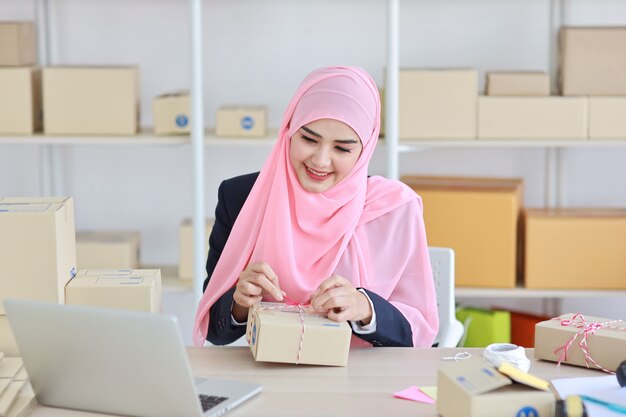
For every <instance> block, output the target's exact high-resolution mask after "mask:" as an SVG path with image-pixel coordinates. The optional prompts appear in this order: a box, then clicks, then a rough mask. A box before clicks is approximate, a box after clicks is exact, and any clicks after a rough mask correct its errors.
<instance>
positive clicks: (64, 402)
mask: <svg viewBox="0 0 626 417" xmlns="http://www.w3.org/2000/svg"><path fill="white" fill-rule="evenodd" d="M4 304H5V307H6V311H7V315H8V317H9V321H10V323H11V326H12V328H13V332H14V335H15V339H16V341H17V344H18V347H19V349H20V353H21V355H22V358H23V361H24V366H25V368H26V371H27V372H28V376H29V379H30V381H31V384H32V386H33V389H34V391H35V394H36V396H37V399H38V400H39V402H40V403H41V404H43V405H47V406H53V407H62V408H72V409H78V410H89V411H97V412H101V413H110V414H123V415H128V416H142V417H172V416H177V417H188V416H189V417H199V416H201V415H202V412H201V408H200V404H199V401H198V397H197V393H196V390H195V387H194V382H193V376H192V372H191V368H190V366H189V362H188V359H187V354H186V352H185V349H184V345H183V340H182V337H181V335H180V332H179V330H178V326H177V322H176V318H174V317H171V316H167V315H157V314H149V313H136V312H126V311H117V310H109V309H96V308H91V307H81V306H70V305H57V304H51V303H42V302H38V301H27V300H5V302H4Z"/></svg>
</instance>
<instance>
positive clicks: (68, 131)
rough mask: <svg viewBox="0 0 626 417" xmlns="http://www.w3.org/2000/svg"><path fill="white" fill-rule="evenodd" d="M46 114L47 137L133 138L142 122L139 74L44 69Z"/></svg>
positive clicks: (104, 69) (109, 69)
mask: <svg viewBox="0 0 626 417" xmlns="http://www.w3.org/2000/svg"><path fill="white" fill-rule="evenodd" d="M43 114H44V132H45V133H46V134H48V135H133V134H135V133H136V132H137V128H138V121H139V70H138V68H137V67H49V68H44V70H43Z"/></svg>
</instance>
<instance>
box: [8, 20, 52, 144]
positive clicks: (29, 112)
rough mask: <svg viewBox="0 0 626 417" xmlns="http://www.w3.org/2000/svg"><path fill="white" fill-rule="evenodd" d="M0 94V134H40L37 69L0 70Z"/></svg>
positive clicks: (38, 72)
mask: <svg viewBox="0 0 626 417" xmlns="http://www.w3.org/2000/svg"><path fill="white" fill-rule="evenodd" d="M0 26H2V25H1V24H0ZM0 91H1V92H2V94H0V134H22V135H29V134H32V133H34V132H37V131H40V130H41V127H42V117H41V116H42V115H41V70H40V69H39V68H37V67H7V68H0Z"/></svg>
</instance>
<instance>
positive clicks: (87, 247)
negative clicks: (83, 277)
mask: <svg viewBox="0 0 626 417" xmlns="http://www.w3.org/2000/svg"><path fill="white" fill-rule="evenodd" d="M139 242H140V236H139V232H136V231H134V232H133V231H125V232H124V231H117V232H113V231H111V232H77V233H76V263H77V269H78V270H81V269H136V268H139V245H140V243H139Z"/></svg>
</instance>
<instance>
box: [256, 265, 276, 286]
mask: <svg viewBox="0 0 626 417" xmlns="http://www.w3.org/2000/svg"><path fill="white" fill-rule="evenodd" d="M257 268H258V270H257V272H261V273H262V274H264V275H265V276H266V277H267V279H269V280H270V281H271V282H272V284H274V286H275V287H276V288H278V289H280V285H279V284H278V276H277V275H276V273H275V272H274V270H273V269H272V267H271V266H270V264H268V263H267V262H259V263H258V264H257Z"/></svg>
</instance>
